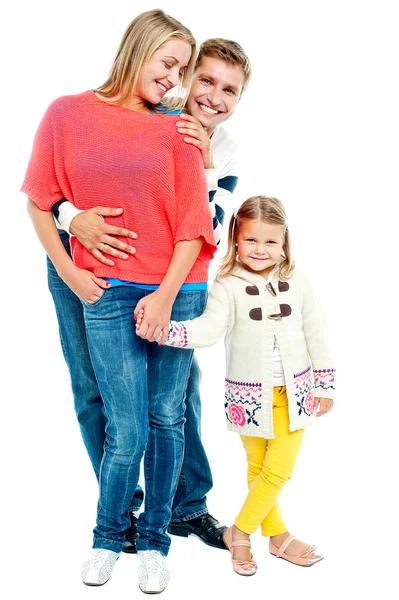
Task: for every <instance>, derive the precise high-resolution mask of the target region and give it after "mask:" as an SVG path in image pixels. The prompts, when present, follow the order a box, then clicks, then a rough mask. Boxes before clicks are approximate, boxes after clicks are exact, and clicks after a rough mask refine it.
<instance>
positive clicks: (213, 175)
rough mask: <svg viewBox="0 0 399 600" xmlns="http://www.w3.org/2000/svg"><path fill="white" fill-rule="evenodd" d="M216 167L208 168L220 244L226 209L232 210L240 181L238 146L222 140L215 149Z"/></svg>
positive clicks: (213, 210)
mask: <svg viewBox="0 0 399 600" xmlns="http://www.w3.org/2000/svg"><path fill="white" fill-rule="evenodd" d="M213 158H214V163H215V168H214V169H206V170H205V173H206V179H207V183H208V193H209V207H210V209H211V214H212V219H213V230H214V235H215V241H216V243H217V244H219V242H220V240H221V237H222V229H223V225H224V218H225V213H226V211H228V212H232V202H231V198H232V195H233V192H234V190H235V188H236V186H237V183H238V147H237V145H236V144H235V143H234V142H233V141H232V140H231V139H227V140H222V142H221V143H220V144H218V145H217V147H216V148H215V149H214V151H213Z"/></svg>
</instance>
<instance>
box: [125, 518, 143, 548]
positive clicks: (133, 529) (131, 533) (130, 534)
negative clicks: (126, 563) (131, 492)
mask: <svg viewBox="0 0 399 600" xmlns="http://www.w3.org/2000/svg"><path fill="white" fill-rule="evenodd" d="M138 536H139V534H138V532H137V517H135V516H134V515H133V514H132V513H130V527H129V529H126V531H125V541H124V542H123V546H122V552H126V554H136V552H137V538H138Z"/></svg>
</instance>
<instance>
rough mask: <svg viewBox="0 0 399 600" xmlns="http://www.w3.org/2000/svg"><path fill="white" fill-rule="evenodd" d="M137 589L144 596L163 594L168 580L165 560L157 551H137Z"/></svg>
mask: <svg viewBox="0 0 399 600" xmlns="http://www.w3.org/2000/svg"><path fill="white" fill-rule="evenodd" d="M137 557H138V561H139V562H138V565H139V569H138V575H139V588H140V589H141V591H142V592H144V593H145V594H159V593H160V592H163V591H164V589H165V588H166V586H167V585H168V583H169V580H170V571H169V569H168V566H167V564H166V558H165V557H164V556H163V554H161V553H160V552H158V550H139V552H137Z"/></svg>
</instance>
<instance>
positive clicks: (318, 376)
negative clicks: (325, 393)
mask: <svg viewBox="0 0 399 600" xmlns="http://www.w3.org/2000/svg"><path fill="white" fill-rule="evenodd" d="M313 373H314V384H315V387H317V388H318V387H321V388H322V389H323V390H330V389H333V390H335V387H334V382H335V369H320V370H317V371H313Z"/></svg>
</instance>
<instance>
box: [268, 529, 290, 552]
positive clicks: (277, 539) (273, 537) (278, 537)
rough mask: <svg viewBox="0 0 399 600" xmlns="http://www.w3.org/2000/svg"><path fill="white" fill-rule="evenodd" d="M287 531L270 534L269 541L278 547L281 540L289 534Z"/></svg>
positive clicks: (283, 540)
mask: <svg viewBox="0 0 399 600" xmlns="http://www.w3.org/2000/svg"><path fill="white" fill-rule="evenodd" d="M290 535H291V534H290V532H289V531H284V533H279V534H278V535H271V536H270V541H271V542H272V544H273V545H274V546H276V548H279V547H280V546H281V544H282V543H283V542H285V540H286V539H287V538H288V537H289V536H290Z"/></svg>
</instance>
